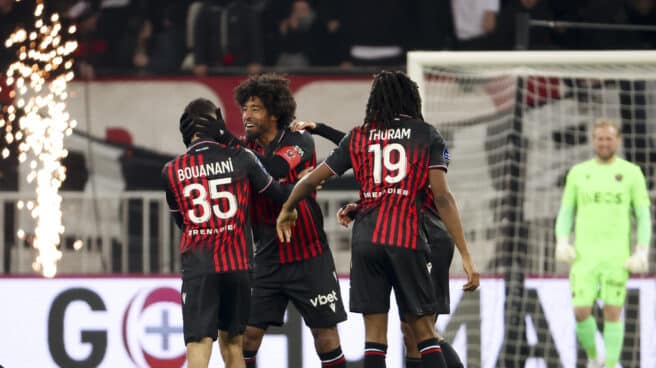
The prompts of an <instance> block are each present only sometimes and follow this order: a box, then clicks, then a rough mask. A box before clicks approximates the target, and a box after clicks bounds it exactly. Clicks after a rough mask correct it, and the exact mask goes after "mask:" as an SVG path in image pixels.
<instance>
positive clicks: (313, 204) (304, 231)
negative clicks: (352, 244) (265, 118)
mask: <svg viewBox="0 0 656 368" xmlns="http://www.w3.org/2000/svg"><path fill="white" fill-rule="evenodd" d="M248 145H249V148H251V149H252V150H253V151H255V152H257V153H258V154H259V155H261V156H263V157H265V158H271V157H273V156H279V157H281V158H282V159H284V160H285V161H286V162H287V164H288V165H289V171H288V173H287V176H286V177H284V178H281V179H280V183H285V184H294V183H296V182H297V181H298V180H299V178H298V174H299V173H300V172H301V171H303V170H304V169H306V168H308V167H313V166H315V165H316V162H317V160H316V153H315V150H314V140H313V139H312V136H311V135H310V134H309V133H307V132H292V131H290V130H289V129H282V130H280V132H279V133H278V135H277V136H276V137H275V139H274V140H273V141H272V142H271V143H270V144H269V145H268V146H266V147H260V146H259V145H257V144H256V143H255V142H249V143H248ZM263 161H264V162H265V163H266V162H273V160H269V159H263ZM265 165H266V164H265ZM267 169H269V168H267ZM271 170H272V169H271ZM254 201H255V203H254V205H253V211H254V212H253V217H252V219H253V234H254V237H255V260H256V262H257V265H258V267H260V266H264V265H273V264H278V263H282V264H284V263H291V262H299V261H303V260H306V259H310V258H313V257H317V256H319V255H321V254H323V253H324V252H325V251H326V250H329V248H328V243H327V241H326V234H325V233H324V230H323V215H322V213H321V208H320V207H319V205H318V203H317V201H316V193H315V194H313V195H312V196H310V197H308V198H306V199H304V200H302V201H301V202H299V204H298V207H297V210H298V220H297V221H296V225H295V226H294V227H293V228H292V237H291V238H292V240H291V242H290V243H280V242H279V241H278V237H277V236H276V218H277V217H278V214H279V213H280V208H281V204H279V203H276V202H273V201H271V200H269V199H267V198H264V197H262V196H261V195H256V196H254Z"/></svg>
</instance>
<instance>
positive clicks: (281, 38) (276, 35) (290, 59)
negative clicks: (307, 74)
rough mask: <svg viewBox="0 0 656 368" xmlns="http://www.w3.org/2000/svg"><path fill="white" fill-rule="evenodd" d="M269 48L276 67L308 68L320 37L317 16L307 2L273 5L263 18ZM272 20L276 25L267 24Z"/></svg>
mask: <svg viewBox="0 0 656 368" xmlns="http://www.w3.org/2000/svg"><path fill="white" fill-rule="evenodd" d="M262 19H263V24H264V34H265V35H266V36H265V37H267V39H266V40H267V42H266V46H267V48H268V49H269V50H272V51H274V53H271V54H270V55H269V58H271V61H273V64H275V65H277V66H283V67H307V66H309V65H310V50H311V49H312V45H313V43H314V42H316V36H317V35H318V32H317V29H318V20H317V12H316V11H315V9H313V8H312V6H311V5H310V3H309V2H308V1H307V0H291V1H282V0H278V1H270V2H269V3H268V5H267V6H266V8H265V10H264V14H263V16H262ZM268 19H271V20H272V21H269V22H267V20H268Z"/></svg>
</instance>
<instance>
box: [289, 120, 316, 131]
mask: <svg viewBox="0 0 656 368" xmlns="http://www.w3.org/2000/svg"><path fill="white" fill-rule="evenodd" d="M316 127H317V123H315V122H314V121H309V120H308V121H302V120H301V121H295V122H293V123H292V127H291V130H292V132H298V131H299V130H312V129H315V128H316Z"/></svg>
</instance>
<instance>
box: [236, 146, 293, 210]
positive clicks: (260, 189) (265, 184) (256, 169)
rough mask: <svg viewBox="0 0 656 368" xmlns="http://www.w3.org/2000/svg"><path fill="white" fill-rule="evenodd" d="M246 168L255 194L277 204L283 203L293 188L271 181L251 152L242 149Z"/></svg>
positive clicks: (271, 178) (270, 177)
mask: <svg viewBox="0 0 656 368" xmlns="http://www.w3.org/2000/svg"><path fill="white" fill-rule="evenodd" d="M244 155H245V156H246V162H247V165H248V166H247V167H248V180H249V181H250V183H251V185H252V186H253V189H254V190H255V192H257V193H259V194H262V195H264V196H265V197H267V198H270V199H272V200H274V201H276V202H278V203H282V202H284V201H285V200H286V199H287V198H288V197H289V193H291V191H292V188H293V186H292V185H289V184H280V183H278V182H277V181H276V180H274V179H273V177H272V176H271V175H269V173H268V172H267V170H266V169H265V168H264V166H263V165H262V163H261V162H260V161H259V160H258V158H257V156H256V155H255V153H253V151H251V150H248V149H244Z"/></svg>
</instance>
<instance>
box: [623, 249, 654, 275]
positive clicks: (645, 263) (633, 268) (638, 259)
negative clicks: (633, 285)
mask: <svg viewBox="0 0 656 368" xmlns="http://www.w3.org/2000/svg"><path fill="white" fill-rule="evenodd" d="M648 255H649V250H648V249H647V247H636V250H635V252H634V253H633V255H632V256H631V257H629V259H627V260H626V263H625V264H624V266H625V267H626V269H627V270H629V272H631V273H646V272H647V271H648V269H649V257H648Z"/></svg>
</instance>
